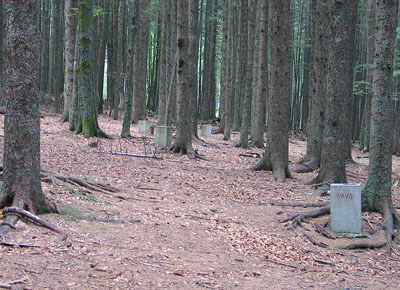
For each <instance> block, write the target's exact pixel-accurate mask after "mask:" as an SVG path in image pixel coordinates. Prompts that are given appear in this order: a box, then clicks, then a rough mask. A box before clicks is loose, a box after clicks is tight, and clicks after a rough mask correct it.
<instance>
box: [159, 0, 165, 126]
mask: <svg viewBox="0 0 400 290" xmlns="http://www.w3.org/2000/svg"><path fill="white" fill-rule="evenodd" d="M161 5H162V6H161V7H162V10H161V46H160V75H159V78H158V114H157V118H158V120H157V124H158V125H159V126H161V125H166V124H164V120H165V115H166V108H167V94H166V92H167V90H166V79H167V47H168V36H167V21H168V14H167V11H166V8H168V6H167V3H166V2H165V1H164V2H163V3H162V4H161Z"/></svg>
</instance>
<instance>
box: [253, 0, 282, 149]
mask: <svg viewBox="0 0 400 290" xmlns="http://www.w3.org/2000/svg"><path fill="white" fill-rule="evenodd" d="M284 33H285V34H287V33H288V32H287V31H286V32H284ZM267 39H268V0H261V22H260V47H259V55H258V56H259V59H258V75H257V78H258V81H257V96H256V98H257V99H256V104H255V111H254V115H253V118H254V119H255V128H254V135H252V144H253V145H254V146H256V147H258V148H261V147H264V124H265V107H266V106H265V105H266V104H265V102H266V97H267V74H268V53H267V49H268V46H267Z"/></svg>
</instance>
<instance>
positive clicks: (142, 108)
mask: <svg viewBox="0 0 400 290" xmlns="http://www.w3.org/2000/svg"><path fill="white" fill-rule="evenodd" d="M138 3H139V9H138V14H137V18H138V22H137V23H140V25H138V27H137V34H136V38H135V39H136V41H135V54H134V70H133V73H134V76H133V116H132V121H133V122H134V123H138V122H139V120H144V118H145V115H146V80H147V55H148V41H149V40H148V38H149V24H150V18H149V16H148V14H147V13H148V12H147V10H148V8H149V6H150V1H149V0H139V2H138Z"/></svg>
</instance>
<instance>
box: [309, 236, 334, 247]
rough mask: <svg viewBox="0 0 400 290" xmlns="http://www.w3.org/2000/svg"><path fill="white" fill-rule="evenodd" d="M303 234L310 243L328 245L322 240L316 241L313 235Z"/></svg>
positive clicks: (321, 245) (320, 245)
mask: <svg viewBox="0 0 400 290" xmlns="http://www.w3.org/2000/svg"><path fill="white" fill-rule="evenodd" d="M304 236H305V237H306V238H307V239H308V240H309V241H310V242H311V244H313V245H314V246H318V247H321V248H329V246H328V245H327V244H325V243H323V242H318V241H316V240H315V239H314V237H312V236H311V235H309V234H304Z"/></svg>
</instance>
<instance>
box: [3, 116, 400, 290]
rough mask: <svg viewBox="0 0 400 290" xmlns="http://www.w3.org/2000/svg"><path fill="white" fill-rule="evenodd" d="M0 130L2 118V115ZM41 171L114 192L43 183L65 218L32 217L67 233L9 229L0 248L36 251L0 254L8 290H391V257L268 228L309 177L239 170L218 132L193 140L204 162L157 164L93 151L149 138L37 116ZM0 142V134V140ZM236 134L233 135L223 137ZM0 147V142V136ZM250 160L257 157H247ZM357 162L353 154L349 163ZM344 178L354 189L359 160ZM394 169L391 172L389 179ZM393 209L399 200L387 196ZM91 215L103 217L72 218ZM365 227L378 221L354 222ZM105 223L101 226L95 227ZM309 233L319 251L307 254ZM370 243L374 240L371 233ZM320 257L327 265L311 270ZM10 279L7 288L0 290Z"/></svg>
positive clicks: (394, 266)
mask: <svg viewBox="0 0 400 290" xmlns="http://www.w3.org/2000/svg"><path fill="white" fill-rule="evenodd" d="M0 118H1V122H3V117H0ZM100 121H101V127H102V128H103V129H104V130H105V131H106V132H107V133H109V134H112V135H113V136H115V137H117V136H118V134H119V131H120V122H118V121H113V120H110V119H108V118H105V117H102V118H100ZM41 130H42V167H43V168H45V169H47V170H53V171H56V172H59V173H60V174H63V175H68V176H77V177H80V178H83V179H86V180H89V181H100V182H103V183H108V184H111V185H113V186H116V187H118V188H120V189H121V191H120V192H118V193H112V194H108V195H105V194H102V193H96V194H95V195H93V194H87V193H85V192H77V191H76V192H71V191H69V190H68V189H66V188H64V187H62V186H58V187H57V186H52V185H49V184H43V187H44V191H45V193H46V195H47V196H48V197H49V198H51V199H52V200H55V201H57V202H58V203H59V204H60V207H61V208H62V209H64V210H66V211H68V212H69V214H68V215H46V216H44V218H46V219H47V220H49V221H51V222H53V223H54V224H57V225H58V226H59V227H61V228H63V229H65V231H66V232H67V233H68V234H69V237H68V239H67V240H66V241H61V240H60V237H59V236H58V235H57V234H54V233H52V232H49V231H48V230H46V229H43V228H40V227H38V226H35V225H32V224H27V223H24V222H19V223H18V224H17V226H18V228H17V230H15V231H12V232H10V233H9V234H8V235H7V236H6V237H5V241H7V242H10V243H17V244H25V245H32V246H37V247H35V248H11V247H5V246H1V248H0V253H1V255H0V262H1V264H0V287H2V286H7V287H8V286H10V287H12V289H133V288H138V289H310V288H313V289H398V285H399V283H400V277H399V273H400V271H399V268H400V267H399V266H400V259H399V258H400V256H399V251H398V250H396V251H395V254H394V255H393V256H392V257H387V256H385V255H384V250H373V251H372V250H367V251H345V250H342V249H340V248H341V247H342V246H343V245H345V244H348V243H351V242H352V241H349V240H347V239H336V240H329V239H326V238H324V237H322V236H320V235H318V234H316V233H315V231H314V228H313V224H314V223H319V224H323V223H324V222H326V221H328V220H329V217H322V218H320V219H318V220H315V221H313V222H312V223H310V224H306V225H305V227H304V228H300V229H297V230H295V231H289V230H287V229H286V228H287V224H283V223H280V222H279V221H280V220H282V219H284V218H285V217H287V216H288V215H290V214H291V213H295V212H297V211H304V210H305V209H302V208H300V209H299V208H287V207H281V206H273V205H271V203H272V202H282V201H285V202H289V201H292V202H305V203H307V202H316V201H325V200H327V199H326V198H320V197H317V196H316V195H315V194H314V191H313V189H312V188H310V187H309V186H307V185H305V184H306V182H307V181H308V180H310V179H311V178H312V177H313V176H314V175H315V173H310V174H307V175H296V176H294V179H291V180H288V181H287V182H286V183H284V184H283V183H279V182H277V181H276V180H275V178H274V177H273V176H272V175H271V174H270V173H267V172H251V171H249V170H248V168H249V167H250V166H252V165H254V164H255V162H257V160H256V159H255V158H246V157H240V156H239V154H241V153H245V152H247V151H246V150H243V149H238V148H234V147H233V146H232V144H233V142H226V141H223V140H222V137H221V136H213V137H211V138H207V140H206V141H207V142H209V143H212V144H194V147H195V148H196V149H198V151H199V153H201V154H204V155H205V156H206V157H207V158H208V159H209V161H202V160H198V161H193V160H189V159H188V158H187V157H186V156H176V155H171V154H168V153H159V154H158V156H160V157H163V159H162V160H156V159H141V158H132V157H126V156H115V155H108V154H102V153H98V151H99V150H100V151H113V152H115V151H119V152H129V153H135V154H144V153H145V152H146V153H148V152H149V151H150V150H151V149H152V148H153V146H152V145H151V142H152V140H151V136H147V137H148V138H149V139H143V137H144V136H142V135H138V134H136V133H135V132H136V127H134V128H132V134H135V137H136V138H134V139H132V140H121V141H120V140H119V139H116V140H114V141H105V140H103V141H100V143H99V144H98V147H97V148H91V147H89V146H88V144H89V143H91V142H93V141H95V140H86V139H84V138H82V137H81V136H75V135H73V134H72V133H71V132H69V131H68V130H67V125H66V124H63V125H61V124H59V123H58V122H57V118H56V117H51V116H48V117H46V118H45V119H42V128H41ZM0 134H2V132H0ZM237 137H238V136H237V135H235V134H234V135H233V138H234V140H235V139H237ZM292 141H293V142H292V143H291V144H290V146H291V153H290V154H291V156H290V159H291V161H292V162H294V161H295V160H296V159H297V158H299V157H300V156H301V154H304V150H305V143H304V142H302V141H299V140H297V139H294V140H292ZM0 142H3V140H2V139H0ZM0 146H1V147H0V148H2V144H0ZM251 151H252V152H257V153H260V154H262V150H255V149H252V150H251ZM356 155H361V154H360V153H359V152H358V151H354V156H356ZM356 161H357V162H358V163H357V164H353V165H349V168H348V170H349V171H351V172H352V173H353V174H355V175H358V176H360V178H354V177H352V178H349V182H351V183H356V182H357V183H358V182H361V183H362V182H365V180H364V179H363V176H366V174H367V173H366V171H365V165H366V164H367V162H368V161H367V160H366V159H359V160H356ZM399 164H400V161H399V159H398V158H395V160H394V171H395V172H397V173H400V169H399V168H398V166H399ZM394 201H395V203H397V204H400V197H399V190H398V188H397V187H395V188H394ZM81 216H85V217H86V219H90V218H92V219H93V218H94V217H96V218H99V219H103V221H101V222H99V221H89V220H82V219H81V218H80V217H81ZM363 217H364V219H365V220H368V221H369V223H370V225H371V226H372V227H375V228H377V227H379V225H380V224H381V222H382V219H381V218H380V217H379V216H377V215H373V214H365V215H364V216H363ZM105 220H107V221H108V222H105ZM304 233H308V234H310V235H313V236H314V237H315V238H316V239H318V240H319V241H322V242H325V243H326V244H327V245H329V248H319V247H316V246H313V245H312V244H311V243H310V242H309V241H308V240H307V239H306V238H305V236H304ZM371 239H373V240H374V241H378V240H380V239H383V237H382V236H381V235H376V236H374V237H373V238H371ZM321 261H322V262H323V261H325V262H328V263H330V264H321ZM6 282H14V283H15V284H4V283H6Z"/></svg>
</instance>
